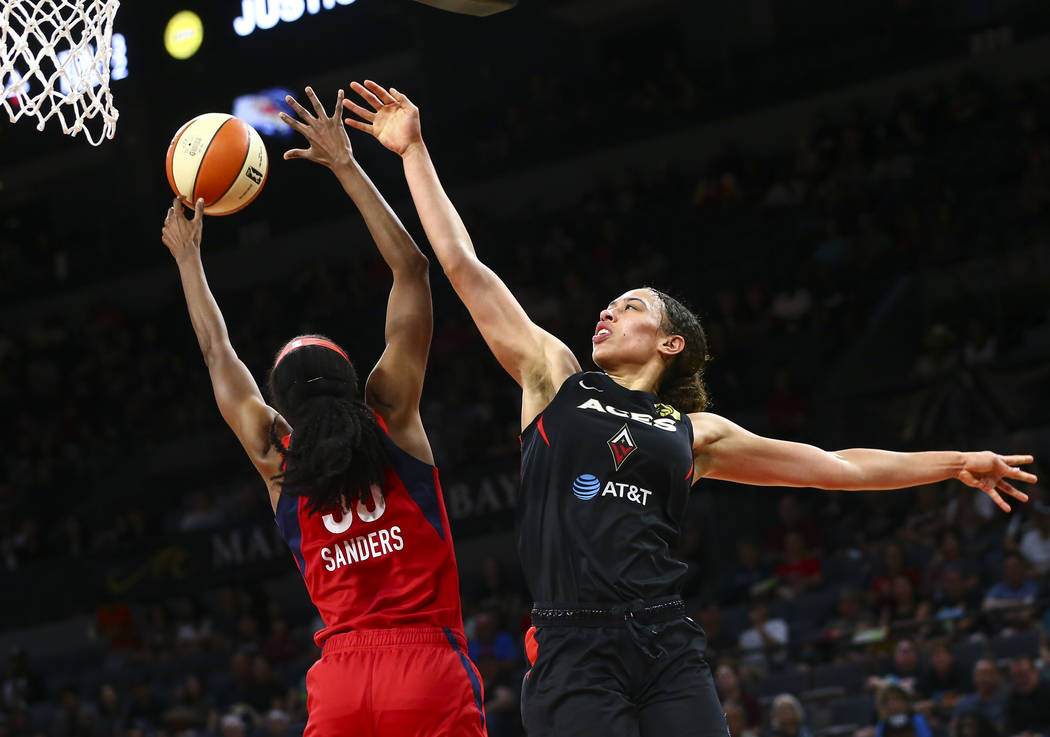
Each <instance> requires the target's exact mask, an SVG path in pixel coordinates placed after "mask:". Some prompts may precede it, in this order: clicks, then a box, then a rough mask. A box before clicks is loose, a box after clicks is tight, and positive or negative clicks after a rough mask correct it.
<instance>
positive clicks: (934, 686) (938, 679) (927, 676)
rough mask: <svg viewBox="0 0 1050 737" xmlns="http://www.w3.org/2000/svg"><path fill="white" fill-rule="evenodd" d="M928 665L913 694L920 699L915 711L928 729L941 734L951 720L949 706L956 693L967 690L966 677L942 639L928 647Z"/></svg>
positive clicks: (955, 698)
mask: <svg viewBox="0 0 1050 737" xmlns="http://www.w3.org/2000/svg"><path fill="white" fill-rule="evenodd" d="M929 653H930V666H929V668H927V669H926V670H925V671H924V673H923V675H922V678H920V680H919V686H918V688H917V689H916V693H917V694H918V695H919V696H920V697H921V698H922V699H923V701H920V702H919V703H917V704H916V705H915V709H916V711H918V712H919V713H921V714H923V716H925V717H926V721H927V722H928V723H929V725H930V728H931V729H933V730H934V731H935V732H936V733H937V734H943V733H944V731H945V729H946V728H947V726H948V724H949V723H950V722H951V717H952V709H954V708H955V704H956V702H957V701H958V700H959V695H960V694H962V693H963V692H965V691H966V690H967V684H966V679H965V678H964V676H963V674H962V673H961V672H960V671H959V669H958V668H957V667H956V665H955V658H954V656H953V655H952V651H951V649H950V648H949V647H948V643H947V642H945V641H943V640H941V641H938V642H935V643H933V644H932V645H931V646H930V649H929Z"/></svg>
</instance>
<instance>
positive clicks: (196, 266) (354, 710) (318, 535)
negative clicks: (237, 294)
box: [162, 88, 485, 737]
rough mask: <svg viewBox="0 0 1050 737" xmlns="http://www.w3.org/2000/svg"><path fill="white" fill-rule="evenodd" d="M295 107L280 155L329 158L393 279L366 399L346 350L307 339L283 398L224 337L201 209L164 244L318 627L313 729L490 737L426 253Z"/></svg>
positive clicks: (347, 156) (172, 225)
mask: <svg viewBox="0 0 1050 737" xmlns="http://www.w3.org/2000/svg"><path fill="white" fill-rule="evenodd" d="M306 92H307V95H308V96H309V98H310V101H311V102H312V104H313V107H314V110H315V112H316V116H315V115H312V114H310V113H309V112H307V111H306V110H305V109H304V108H303V107H301V106H300V105H299V104H298V103H297V102H295V100H293V99H292V98H289V101H290V103H291V104H292V105H293V107H294V108H295V110H296V112H297V113H298V114H299V116H300V118H301V120H295V119H294V118H291V117H289V116H285V119H286V122H288V123H289V124H290V125H291V126H292V127H293V128H295V130H297V131H299V132H300V133H302V134H303V135H304V136H305V137H306V139H307V141H308V142H309V143H310V147H309V148H308V149H295V150H292V151H288V152H287V153H285V158H286V159H292V158H303V159H307V160H310V161H315V162H318V163H320V164H323V165H324V166H327V167H328V168H329V169H331V170H332V172H333V173H335V175H336V176H337V178H338V179H339V182H340V184H342V186H343V189H345V190H346V193H347V194H348V195H349V196H350V198H351V199H352V200H353V201H354V204H355V205H357V208H358V209H359V210H360V212H361V215H362V216H363V217H364V220H365V223H366V225H367V226H368V229H369V231H370V232H371V234H372V237H373V238H374V239H375V242H376V245H377V246H378V248H379V251H380V253H381V254H382V256H383V258H384V260H385V261H386V262H387V264H388V265H389V266H390V269H391V271H393V275H394V282H393V286H392V288H391V290H390V297H389V301H388V304H387V312H386V349H385V350H384V352H383V355H382V356H381V357H380V359H379V361H378V363H376V366H375V368H374V369H373V370H372V373H371V374H370V375H369V377H368V381H367V382H366V383H365V392H364V400H363V401H362V400H361V399H359V398H358V392H357V375H356V373H355V370H354V366H353V364H352V363H351V362H350V360H349V358H348V356H347V354H346V352H345V351H344V350H343V349H342V348H340V347H339V346H338V345H336V344H335V343H333V342H332V341H330V340H328V339H327V338H324V337H321V336H300V337H297V338H295V339H293V340H291V341H290V342H288V343H287V344H286V345H285V346H284V347H283V348H282V349H281V350H280V352H279V353H278V355H277V359H276V360H275V362H274V366H273V369H272V371H271V373H270V393H271V396H272V400H273V404H274V407H271V406H269V405H268V404H267V403H266V402H265V401H264V400H263V396H262V393H261V392H260V391H259V387H258V385H257V384H256V382H255V380H254V379H253V378H252V375H251V374H250V373H249V371H248V369H247V368H246V367H245V365H244V363H242V362H241V360H240V359H239V358H238V357H237V354H236V352H235V351H234V349H233V346H232V345H231V344H230V340H229V336H228V334H227V331H226V325H225V322H224V320H223V317H222V314H221V313H220V312H219V307H218V305H217V304H216V302H215V299H214V298H213V297H212V294H211V291H210V290H209V288H208V284H207V282H206V280H205V277H204V269H203V266H202V264H201V257H200V242H201V229H202V210H203V202H198V203H197V207H196V212H195V214H194V216H193V218H192V219H187V218H186V217H185V216H184V215H183V208H182V206H181V205H180V203H179V202H178V200H176V201H175V203H174V205H173V207H172V208H171V209H170V210H169V211H168V216H167V218H166V219H165V221H164V230H163V235H162V239H163V241H164V243H165V245H167V247H168V248H169V250H170V251H171V253H172V255H173V256H174V257H175V261H176V263H177V264H178V267H179V274H180V276H181V279H182V286H183V291H184V293H185V296H186V304H187V306H188V308H189V313H190V320H191V321H192V323H193V329H194V331H195V332H196V334H197V338H198V340H199V341H200V347H201V352H202V353H203V354H204V360H205V363H206V364H207V366H208V371H209V374H210V375H211V381H212V386H213V388H214V390H215V399H216V401H217V403H218V405H219V410H220V411H221V412H222V416H223V418H224V419H225V420H226V422H227V424H229V426H230V427H231V428H232V429H233V431H234V433H235V434H236V435H237V439H238V440H239V441H240V442H241V445H242V446H243V447H244V450H245V451H246V452H247V454H248V457H249V458H251V460H252V463H253V464H254V465H255V468H256V470H257V471H258V472H259V474H260V475H261V476H262V477H263V479H264V480H265V482H266V484H267V487H268V489H269V493H270V503H271V505H272V506H273V510H274V515H275V517H276V521H277V525H278V526H279V528H280V530H281V532H282V534H283V535H284V537H285V540H286V541H287V542H288V546H289V547H290V548H291V551H292V556H293V558H294V559H295V563H296V565H297V566H298V568H299V570H300V572H301V573H302V575H303V579H304V580H305V582H306V588H307V591H308V592H309V594H310V598H311V599H312V600H313V602H314V604H315V605H316V606H317V609H318V611H319V612H320V614H321V618H322V620H323V621H324V624H325V626H324V628H323V629H322V630H320V631H319V632H318V633H317V634H316V636H315V639H316V641H317V644H318V645H319V646H321V647H323V653H322V656H321V658H320V660H318V661H317V663H316V664H314V666H313V667H312V668H311V669H310V671H309V673H308V674H307V678H306V684H307V693H308V709H309V713H310V717H309V723H308V724H307V727H306V733H305V734H306V737H329V736H331V737H342V736H343V735H384V737H399V736H401V735H404V736H405V737H409V736H412V737H414V736H417V735H418V736H420V737H423V736H424V735H425V736H427V737H431V736H433V737H438V736H444V735H455V736H456V737H472V736H474V737H476V736H478V735H484V734H485V715H484V711H483V707H482V704H483V694H482V686H481V679H480V677H479V676H478V672H477V670H476V669H475V668H474V666H473V664H472V663H471V662H470V660H469V659H468V658H467V655H466V642H465V640H464V637H463V618H462V613H461V609H460V600H459V581H458V574H457V569H456V559H455V554H454V550H453V547H452V536H451V534H450V530H449V524H448V517H447V515H446V513H445V505H444V500H443V498H442V494H441V486H440V484H439V482H438V473H437V469H436V468H435V467H434V465H433V464H434V458H433V454H432V453H431V450H430V444H429V442H428V440H427V436H426V433H425V431H424V429H423V423H422V421H421V420H420V417H419V399H420V394H421V393H422V388H423V376H424V373H425V370H426V362H427V353H428V351H429V348H430V338H431V332H432V329H433V308H432V305H431V300H430V283H429V277H428V271H427V269H428V265H427V259H426V257H424V256H423V254H422V253H420V251H419V249H418V248H417V247H416V245H415V243H414V242H413V241H412V238H411V236H409V235H408V233H407V232H406V231H405V229H404V227H403V226H402V225H401V223H400V221H399V220H398V219H397V216H396V215H395V214H394V213H393V211H392V210H391V209H390V208H389V207H388V206H387V204H386V202H385V201H384V200H383V198H382V196H381V195H380V194H379V192H378V190H377V189H376V188H375V186H374V185H373V184H372V182H371V181H370V180H369V179H368V177H367V176H366V175H365V173H364V172H363V171H362V170H361V168H360V167H359V166H358V164H357V162H356V160H355V159H354V157H353V152H352V150H351V147H350V141H349V139H348V138H347V135H346V131H345V129H344V127H343V125H342V123H341V122H340V120H339V116H340V111H341V109H342V100H343V93H342V91H340V93H339V100H338V102H337V103H336V108H335V114H334V115H332V116H329V115H328V114H327V113H326V112H325V110H324V108H323V106H322V105H321V103H320V102H319V101H318V99H317V97H316V96H315V95H314V93H313V91H312V90H311V89H310V88H307V90H306Z"/></svg>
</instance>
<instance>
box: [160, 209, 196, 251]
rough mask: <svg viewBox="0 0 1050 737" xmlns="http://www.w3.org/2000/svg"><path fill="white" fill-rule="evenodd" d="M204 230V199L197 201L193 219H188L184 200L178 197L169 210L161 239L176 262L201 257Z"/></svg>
mask: <svg viewBox="0 0 1050 737" xmlns="http://www.w3.org/2000/svg"><path fill="white" fill-rule="evenodd" d="M203 228H204V198H203V197H202V198H200V199H198V200H197V204H196V206H195V207H194V209H193V217H192V218H187V217H186V214H185V208H184V207H183V205H182V200H180V199H179V198H178V197H176V198H175V201H174V202H173V203H172V205H171V207H169V208H168V214H167V216H166V217H165V218H164V228H163V229H162V230H161V232H160V239H161V241H163V242H164V245H165V246H167V247H168V250H169V251H171V255H172V256H174V257H175V261H176V262H181V261H182V260H183V259H185V258H193V257H195V256H198V255H200V248H201V230H202V229H203Z"/></svg>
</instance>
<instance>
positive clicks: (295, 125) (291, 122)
mask: <svg viewBox="0 0 1050 737" xmlns="http://www.w3.org/2000/svg"><path fill="white" fill-rule="evenodd" d="M277 116H278V117H279V118H280V119H281V120H283V121H284V122H285V124H287V125H288V126H289V127H290V128H291V129H292V130H293V131H296V132H297V133H301V134H303V135H304V136H309V134H308V133H307V131H308V130H310V126H308V125H305V124H304V123H303V122H302V121H300V120H297V119H296V118H293V117H292V116H291V115H289V114H288V113H286V112H284V111H283V110H282V111H281V112H279V113H277Z"/></svg>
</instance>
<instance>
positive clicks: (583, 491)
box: [572, 473, 602, 501]
mask: <svg viewBox="0 0 1050 737" xmlns="http://www.w3.org/2000/svg"><path fill="white" fill-rule="evenodd" d="M601 488H602V482H601V481H599V480H598V477H597V476H594V475H592V474H589V473H585V474H583V475H581V476H577V477H576V480H575V481H573V482H572V493H573V494H575V495H576V498H577V499H583V500H584V501H586V500H587V499H593V498H594V497H596V496H598V492H599V491H601Z"/></svg>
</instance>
